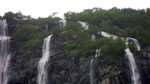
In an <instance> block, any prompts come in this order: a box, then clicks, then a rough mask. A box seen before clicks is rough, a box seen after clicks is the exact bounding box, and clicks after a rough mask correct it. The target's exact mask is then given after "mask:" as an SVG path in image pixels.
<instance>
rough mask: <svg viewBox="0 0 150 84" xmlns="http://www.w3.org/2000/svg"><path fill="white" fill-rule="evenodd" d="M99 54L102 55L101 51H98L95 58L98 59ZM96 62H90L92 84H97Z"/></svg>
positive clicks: (92, 60)
mask: <svg viewBox="0 0 150 84" xmlns="http://www.w3.org/2000/svg"><path fill="white" fill-rule="evenodd" d="M99 54H100V49H96V54H95V58H97V56H98V55H99ZM94 61H95V60H94V59H91V61H90V84H96V79H95V64H94Z"/></svg>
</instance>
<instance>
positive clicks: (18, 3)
mask: <svg viewBox="0 0 150 84" xmlns="http://www.w3.org/2000/svg"><path fill="white" fill-rule="evenodd" d="M0 3H1V4H0V15H1V16H2V15H3V14H4V13H5V12H8V11H12V12H18V11H21V12H22V13H23V14H24V15H31V16H32V17H35V18H37V17H47V16H49V15H51V14H52V13H53V12H57V13H58V16H60V17H63V13H66V12H67V11H73V12H80V11H82V10H84V9H89V8H90V9H92V8H94V7H100V8H103V9H110V8H112V7H117V8H128V7H130V8H134V9H146V8H150V0H1V1H0Z"/></svg>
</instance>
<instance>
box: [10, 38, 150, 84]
mask: <svg viewBox="0 0 150 84" xmlns="http://www.w3.org/2000/svg"><path fill="white" fill-rule="evenodd" d="M64 41H65V37H64V36H63V35H53V36H52V39H51V42H50V45H51V49H50V50H51V51H50V52H51V56H50V60H49V63H48V65H49V67H48V79H49V80H48V81H49V82H48V84H91V78H90V77H91V73H90V67H91V65H90V63H91V58H93V64H92V65H93V66H92V67H93V69H92V70H93V75H92V77H93V78H92V81H94V84H130V83H131V77H130V75H129V73H130V72H129V69H128V66H127V63H128V61H127V60H126V58H124V59H122V62H121V63H113V62H110V60H108V59H105V58H103V57H95V53H96V52H95V50H92V51H90V52H88V53H86V54H75V55H72V56H68V55H66V53H65V50H64V46H63V42H64ZM11 52H12V56H11V60H10V66H9V75H10V78H9V79H10V80H9V84H37V83H36V80H37V74H38V71H37V64H38V61H39V60H40V58H41V56H42V43H41V44H38V45H37V46H36V49H35V50H32V48H31V49H30V48H24V49H20V48H19V43H17V42H15V41H14V40H13V38H12V39H11ZM23 53H27V55H24V54H23ZM33 53H34V55H33ZM89 56H90V57H91V58H89ZM135 57H136V62H137V65H138V68H139V69H140V74H141V81H142V84H149V83H150V81H149V79H150V68H149V66H150V63H149V58H150V56H149V55H148V54H141V55H138V56H135Z"/></svg>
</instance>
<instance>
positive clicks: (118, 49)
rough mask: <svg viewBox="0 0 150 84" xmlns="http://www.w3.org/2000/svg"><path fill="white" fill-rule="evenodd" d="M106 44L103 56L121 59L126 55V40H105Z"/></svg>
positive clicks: (102, 48)
mask: <svg viewBox="0 0 150 84" xmlns="http://www.w3.org/2000/svg"><path fill="white" fill-rule="evenodd" d="M103 43H105V44H104V45H102V47H101V48H100V49H101V53H100V54H101V56H104V57H107V58H109V59H112V60H121V59H122V58H123V57H124V54H125V52H124V50H125V48H126V45H125V42H124V41H122V40H121V39H118V40H112V39H111V40H109V41H107V42H106V40H103Z"/></svg>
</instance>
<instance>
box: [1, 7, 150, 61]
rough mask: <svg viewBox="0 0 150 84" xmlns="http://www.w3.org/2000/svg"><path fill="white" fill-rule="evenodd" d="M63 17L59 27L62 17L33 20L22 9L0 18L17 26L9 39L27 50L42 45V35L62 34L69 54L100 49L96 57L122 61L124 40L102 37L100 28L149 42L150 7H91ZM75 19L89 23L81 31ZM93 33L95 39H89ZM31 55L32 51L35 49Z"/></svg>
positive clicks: (143, 43)
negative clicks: (137, 8) (63, 23)
mask: <svg viewBox="0 0 150 84" xmlns="http://www.w3.org/2000/svg"><path fill="white" fill-rule="evenodd" d="M64 16H65V19H66V20H67V25H66V26H65V27H64V28H62V27H60V26H59V20H60V19H61V18H59V17H55V15H50V16H48V17H45V18H41V17H39V18H37V19H35V18H32V17H31V16H25V15H23V14H22V13H21V12H17V13H12V12H7V13H5V14H4V16H0V19H7V23H8V25H9V29H10V30H12V29H13V28H15V27H12V25H19V28H18V29H16V30H15V29H14V30H15V32H14V33H13V34H12V39H13V40H14V41H15V42H16V43H17V46H18V49H22V50H27V51H30V50H31V51H32V50H33V51H34V50H36V49H37V48H39V47H42V42H43V40H44V38H46V37H47V36H48V35H49V34H54V35H62V36H63V37H64V40H65V42H64V43H63V44H62V45H63V46H64V50H65V51H66V54H67V55H68V56H71V55H77V54H87V53H89V52H91V51H95V50H96V49H101V53H100V55H99V56H103V57H106V58H108V59H112V60H121V59H122V57H123V56H124V50H125V48H126V45H125V42H123V41H122V40H121V39H117V40H113V39H112V38H110V39H108V38H104V37H103V36H101V34H100V32H101V31H105V32H108V33H110V34H114V35H117V36H119V37H133V38H136V39H137V40H138V41H139V42H140V44H141V46H142V47H146V46H149V45H150V38H149V36H150V9H146V10H134V9H131V8H124V9H118V8H115V7H114V8H112V9H109V10H105V9H101V8H93V9H86V10H84V11H82V12H78V13H76V12H67V13H65V14H64ZM78 21H82V22H86V23H87V25H88V26H89V28H88V30H84V28H83V27H82V25H81V24H80V23H79V22H78ZM39 25H40V26H41V25H44V26H45V25H48V27H49V28H48V29H47V30H46V28H45V27H44V26H42V27H40V28H37V26H39ZM93 35H94V36H95V40H92V39H91V37H92V36H93ZM37 46H38V47H37ZM129 47H130V49H131V50H132V51H136V50H135V46H134V45H133V44H130V45H129ZM23 54H25V55H26V54H27V53H26V52H24V53H23ZM30 54H34V52H32V53H30ZM28 55H29V54H28Z"/></svg>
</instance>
